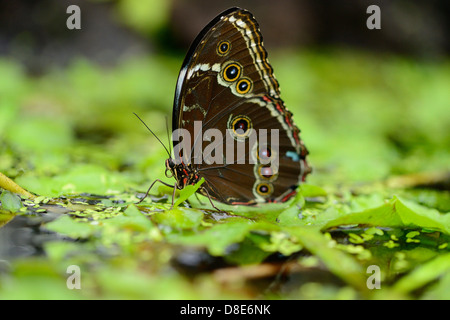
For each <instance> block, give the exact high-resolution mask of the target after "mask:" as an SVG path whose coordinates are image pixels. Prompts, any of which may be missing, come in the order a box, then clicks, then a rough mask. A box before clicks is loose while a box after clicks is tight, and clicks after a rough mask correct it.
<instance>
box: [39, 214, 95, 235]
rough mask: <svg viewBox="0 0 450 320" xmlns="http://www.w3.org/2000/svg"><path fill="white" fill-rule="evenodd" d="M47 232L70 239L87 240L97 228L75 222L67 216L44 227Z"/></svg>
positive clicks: (83, 222) (82, 222)
mask: <svg viewBox="0 0 450 320" xmlns="http://www.w3.org/2000/svg"><path fill="white" fill-rule="evenodd" d="M45 227H46V228H47V229H48V230H50V231H54V232H58V233H61V234H63V235H66V236H68V237H71V238H75V239H77V238H87V237H89V236H91V235H93V234H94V233H95V232H96V231H97V230H98V227H97V226H96V225H93V224H92V223H91V222H86V221H77V220H75V219H73V218H71V217H69V216H67V215H63V216H61V217H59V218H58V219H56V220H54V221H51V222H49V223H47V224H46V226H45Z"/></svg>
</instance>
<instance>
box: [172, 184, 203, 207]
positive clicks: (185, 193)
mask: <svg viewBox="0 0 450 320" xmlns="http://www.w3.org/2000/svg"><path fill="white" fill-rule="evenodd" d="M204 181H205V179H204V178H201V179H200V181H198V182H197V183H196V184H195V185H188V186H186V187H184V188H183V189H181V190H180V196H179V197H178V199H177V201H175V203H174V204H173V207H174V208H176V207H178V206H179V205H180V204H181V203H183V202H184V201H185V200H187V199H188V198H189V197H190V196H192V195H193V194H194V193H195V192H196V191H197V190H198V188H200V186H201V185H202V183H203V182H204Z"/></svg>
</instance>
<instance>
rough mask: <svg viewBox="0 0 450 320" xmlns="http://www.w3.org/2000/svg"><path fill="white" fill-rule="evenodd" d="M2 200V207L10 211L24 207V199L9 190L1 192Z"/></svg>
mask: <svg viewBox="0 0 450 320" xmlns="http://www.w3.org/2000/svg"><path fill="white" fill-rule="evenodd" d="M0 201H1V203H2V208H3V209H5V210H7V211H10V212H17V211H19V209H20V208H21V207H22V201H21V200H20V198H19V196H17V195H15V194H14V193H11V192H10V191H8V190H3V191H2V193H1V194H0Z"/></svg>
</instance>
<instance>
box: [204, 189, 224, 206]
mask: <svg viewBox="0 0 450 320" xmlns="http://www.w3.org/2000/svg"><path fill="white" fill-rule="evenodd" d="M202 189H203V190H205V192H206V195H207V196H208V199H209V203H211V205H212V207H213V208H214V209H216V210H217V211H219V212H222V210H220V209H219V208H217V207H216V206H215V205H214V203H213V202H212V199H211V196H210V195H209V192H208V190H207V189H206V188H203V187H202Z"/></svg>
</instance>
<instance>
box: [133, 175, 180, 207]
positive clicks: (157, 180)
mask: <svg viewBox="0 0 450 320" xmlns="http://www.w3.org/2000/svg"><path fill="white" fill-rule="evenodd" d="M156 182H160V183H162V184H163V185H165V186H168V187H171V188H174V189H176V188H175V186H172V185H170V184H168V183H166V182H164V181H161V180H159V179H156V180H155V181H153V183H152V184H151V185H150V187H149V188H148V190H147V192H146V193H145V196H144V197H143V198H142V199H141V200H139V202H138V203H136V204H139V203H141V202H142V201H144V199H145V198H147V196H148V194H149V192H150V190H151V188H153V185H154V184H155V183H156ZM172 206H173V199H172Z"/></svg>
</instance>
